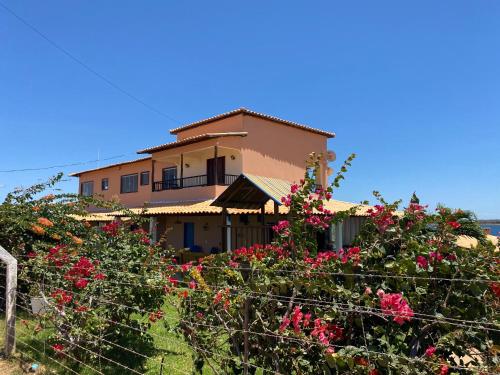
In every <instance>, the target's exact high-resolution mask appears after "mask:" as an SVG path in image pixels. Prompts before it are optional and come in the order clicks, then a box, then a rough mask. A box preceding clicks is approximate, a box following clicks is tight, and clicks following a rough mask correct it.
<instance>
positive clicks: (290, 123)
mask: <svg viewBox="0 0 500 375" xmlns="http://www.w3.org/2000/svg"><path fill="white" fill-rule="evenodd" d="M239 114H245V115H249V116H254V117H259V118H263V119H266V120H271V121H275V122H278V123H280V124H283V125H288V126H292V127H294V128H298V129H302V130H306V131H310V132H312V133H316V134H320V135H324V136H325V137H328V138H333V137H335V133H332V132H327V131H324V130H321V129H316V128H312V127H310V126H308V125H304V124H299V123H297V122H293V121H289V120H283V119H281V118H279V117H275V116H271V115H266V114H264V113H259V112H254V111H251V110H249V109H246V108H238V109H235V110H233V111H229V112H226V113H222V114H220V115H217V116H213V117H209V118H207V119H204V120H200V121H196V122H192V123H190V124H187V125H183V126H181V127H178V128H175V129H172V130H170V133H171V134H177V133H179V132H181V131H184V130H187V129H192V128H195V127H197V126H200V125H203V124H208V123H210V122H213V121H217V120H221V119H224V118H227V117H231V116H236V115H239Z"/></svg>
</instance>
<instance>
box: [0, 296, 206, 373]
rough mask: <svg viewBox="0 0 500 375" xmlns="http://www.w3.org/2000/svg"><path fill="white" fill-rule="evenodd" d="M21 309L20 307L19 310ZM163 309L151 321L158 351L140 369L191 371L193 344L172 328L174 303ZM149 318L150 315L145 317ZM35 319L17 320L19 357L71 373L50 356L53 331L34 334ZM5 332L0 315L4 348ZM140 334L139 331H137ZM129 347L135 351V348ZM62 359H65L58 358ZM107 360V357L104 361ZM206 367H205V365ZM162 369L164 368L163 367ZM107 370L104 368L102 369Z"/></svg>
mask: <svg viewBox="0 0 500 375" xmlns="http://www.w3.org/2000/svg"><path fill="white" fill-rule="evenodd" d="M18 310H19V309H18ZM163 311H164V312H165V318H164V319H162V320H160V321H158V322H156V323H154V324H152V326H151V328H150V333H151V335H152V337H153V340H154V347H155V348H156V349H157V354H153V355H152V356H151V357H150V358H149V359H147V360H146V362H145V366H144V367H145V368H144V370H139V372H141V371H144V373H145V374H147V375H153V374H154V375H158V374H161V373H163V374H165V375H167V374H168V375H170V374H172V375H176V374H191V373H192V371H193V359H192V350H191V347H190V346H189V345H188V344H187V342H186V341H185V340H184V338H182V337H179V336H178V335H177V334H176V333H175V332H174V331H173V329H172V328H169V327H173V326H175V325H176V324H177V322H178V319H179V318H178V315H177V310H176V309H175V308H174V306H173V305H172V304H171V302H170V301H169V300H168V299H166V301H165V304H164V306H163ZM145 319H147V318H145ZM34 326H35V322H34V320H33V317H32V316H30V315H28V314H27V313H26V312H21V313H20V312H19V311H18V317H17V320H16V337H17V339H18V340H17V348H18V351H17V352H18V356H17V357H18V359H20V360H21V362H22V364H24V366H27V367H29V366H30V365H31V363H33V362H37V363H40V364H43V365H44V366H46V367H47V368H49V369H51V370H54V371H55V372H57V373H64V374H66V373H68V370H67V369H65V368H64V367H62V366H61V365H58V364H57V363H55V362H54V361H53V360H51V358H52V359H53V358H56V357H54V352H53V350H52V349H51V348H50V346H49V345H48V344H47V343H46V339H47V337H48V336H49V334H50V332H48V331H42V332H40V333H38V334H37V335H34V334H33V327H34ZM4 332H5V320H4V316H3V315H2V316H0V346H1V347H3V342H4V336H5V334H4ZM138 334H139V333H138ZM129 349H132V350H134V348H133V347H129ZM122 353H123V355H124V356H126V355H127V354H130V353H128V352H127V351H126V350H124V349H122ZM56 359H57V360H58V361H61V359H63V358H56ZM72 362H73V363H74V362H75V361H74V360H71V359H67V360H66V361H65V363H66V364H68V365H70V364H71V363H72ZM102 362H103V363H104V362H105V360H102ZM90 365H91V366H92V367H94V368H99V364H98V363H93V364H90ZM205 367H206V366H205ZM162 369H163V370H162ZM103 372H105V371H103ZM80 373H81V374H84V375H86V374H94V373H95V372H94V371H92V370H91V369H89V368H87V369H86V368H85V367H84V366H82V367H81V371H80ZM113 373H116V374H125V373H133V372H131V371H128V370H126V369H121V370H118V371H117V372H113ZM211 374H212V371H211V370H210V369H209V368H204V369H203V375H211Z"/></svg>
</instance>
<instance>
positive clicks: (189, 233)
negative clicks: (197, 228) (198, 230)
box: [184, 223, 194, 250]
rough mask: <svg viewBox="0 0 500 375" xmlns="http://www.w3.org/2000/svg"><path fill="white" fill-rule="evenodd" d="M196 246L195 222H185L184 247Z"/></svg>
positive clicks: (191, 247)
mask: <svg viewBox="0 0 500 375" xmlns="http://www.w3.org/2000/svg"><path fill="white" fill-rule="evenodd" d="M193 247H194V223H184V248H189V249H191V250H192V249H193Z"/></svg>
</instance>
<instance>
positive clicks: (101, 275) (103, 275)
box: [94, 273, 106, 280]
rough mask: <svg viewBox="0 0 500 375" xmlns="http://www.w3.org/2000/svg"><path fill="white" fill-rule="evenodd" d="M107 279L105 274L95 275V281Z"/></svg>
mask: <svg viewBox="0 0 500 375" xmlns="http://www.w3.org/2000/svg"><path fill="white" fill-rule="evenodd" d="M105 278H106V275H105V274H103V273H96V274H95V275H94V279H95V280H104V279H105Z"/></svg>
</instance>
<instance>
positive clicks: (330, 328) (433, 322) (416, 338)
mask: <svg viewBox="0 0 500 375" xmlns="http://www.w3.org/2000/svg"><path fill="white" fill-rule="evenodd" d="M351 160H352V158H351V159H349V160H347V162H346V164H345V165H344V166H343V167H342V168H341V170H340V173H339V175H338V176H337V178H336V179H335V180H334V182H333V184H332V186H329V187H327V188H324V189H323V188H321V187H318V186H316V184H315V178H314V175H312V174H311V173H306V175H305V178H304V179H303V180H302V181H301V183H300V184H298V185H293V186H292V187H291V192H290V194H289V195H288V196H287V197H284V198H283V203H284V204H285V205H287V206H288V207H289V208H290V213H289V219H288V220H285V221H281V222H279V223H278V224H277V225H276V226H275V228H274V229H275V231H276V235H277V239H276V241H275V243H274V244H272V245H268V246H259V245H255V246H251V247H248V248H241V249H238V250H235V251H234V252H233V253H227V254H218V255H213V256H209V257H207V258H204V259H203V261H202V265H203V267H202V271H201V272H199V269H191V270H189V271H187V272H186V274H189V276H190V277H191V279H192V283H193V284H192V288H193V289H195V291H196V292H193V293H191V294H190V296H189V298H188V299H186V300H185V301H184V303H183V304H182V306H181V316H182V320H181V322H180V325H179V328H180V330H181V331H182V332H183V333H184V335H185V337H186V339H187V340H189V342H190V343H191V344H192V345H193V346H196V347H198V348H199V350H198V351H197V363H198V367H199V368H202V366H203V365H204V364H205V365H206V364H207V363H208V364H210V365H211V366H214V368H222V369H223V372H224V373H240V372H241V371H243V369H244V367H245V366H244V363H245V359H246V358H247V356H246V353H247V355H248V358H249V363H250V364H249V366H248V367H249V368H248V370H249V372H250V373H254V372H255V371H257V368H265V369H271V370H272V371H276V372H278V373H281V374H320V373H321V374H322V373H325V374H334V373H335V374H371V375H374V374H434V373H438V374H448V373H449V374H465V373H471V372H473V373H487V372H491V373H494V372H495V371H498V369H499V368H498V353H497V350H498V346H495V344H496V345H498V343H499V335H498V333H499V328H500V324H499V321H498V307H499V298H500V293H499V283H498V273H499V268H498V257H497V254H495V252H494V247H493V246H492V245H491V244H489V245H488V244H486V242H484V243H485V244H484V245H479V246H478V247H477V248H476V249H474V250H470V249H462V248H460V247H458V246H457V245H456V244H455V242H456V238H457V235H458V234H459V233H460V228H461V227H462V225H465V226H467V227H474V226H475V225H477V223H474V222H472V221H471V220H470V215H466V214H464V213H463V211H460V210H451V209H448V208H445V207H439V208H438V209H437V210H436V211H435V212H428V210H427V208H426V206H423V205H421V204H419V202H418V198H416V197H415V196H414V197H413V200H412V201H411V202H410V203H409V204H408V205H407V206H406V207H404V208H403V209H402V210H401V211H398V207H399V204H400V202H396V203H393V204H389V203H387V202H385V201H384V200H383V198H382V197H381V196H380V195H379V194H378V193H375V195H376V197H377V198H378V199H379V200H380V204H379V205H376V206H375V207H374V208H373V209H371V210H370V211H369V217H368V218H367V220H366V224H365V225H364V228H363V231H362V233H361V235H360V236H359V238H358V239H357V241H356V243H355V245H354V246H353V247H351V248H348V249H341V250H339V251H337V252H335V251H328V250H325V249H318V248H317V241H316V238H317V233H318V232H323V231H325V230H327V229H326V228H327V227H328V226H329V225H330V224H331V223H335V222H337V221H339V220H343V219H345V217H346V216H348V215H349V214H352V213H353V212H344V213H333V212H328V211H327V210H326V209H325V208H324V202H325V201H327V200H329V199H331V197H332V192H333V188H334V187H335V186H336V185H338V183H339V181H340V180H341V179H342V178H343V173H344V172H345V171H346V169H347V166H348V165H350V161H351ZM318 163H319V160H318V159H317V158H313V159H312V161H311V165H310V169H309V170H312V171H314V170H316V167H317V166H318V165H319V164H318ZM479 236H480V237H481V236H482V235H481V234H480V232H479ZM480 239H482V238H480Z"/></svg>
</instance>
